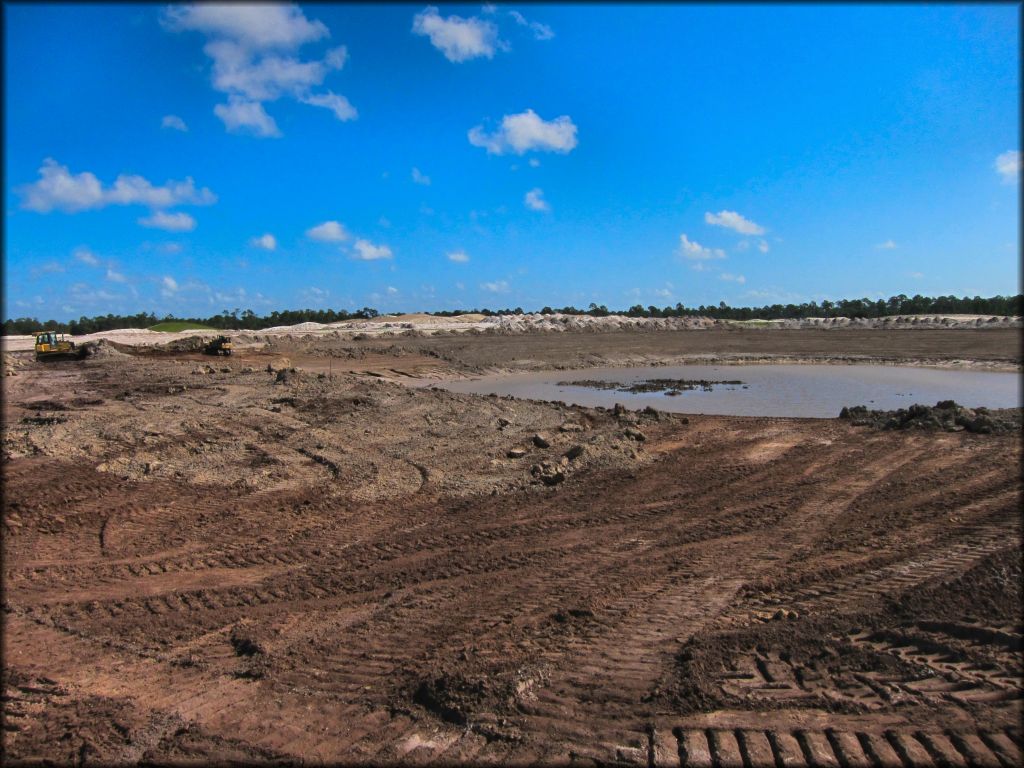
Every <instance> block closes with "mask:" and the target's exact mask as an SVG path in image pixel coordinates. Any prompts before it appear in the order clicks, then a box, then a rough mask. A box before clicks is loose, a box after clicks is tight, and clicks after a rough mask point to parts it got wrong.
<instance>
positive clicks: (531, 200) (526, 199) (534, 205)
mask: <svg viewBox="0 0 1024 768" xmlns="http://www.w3.org/2000/svg"><path fill="white" fill-rule="evenodd" d="M523 203H525V205H526V207H527V208H529V209H530V210H531V211H550V210H551V206H550V205H548V202H547V200H545V199H544V190H543V189H541V188H540V187H534V188H533V189H531V190H530V191H529V192H527V193H526V194H525V195H524V196H523Z"/></svg>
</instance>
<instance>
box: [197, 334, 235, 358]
mask: <svg viewBox="0 0 1024 768" xmlns="http://www.w3.org/2000/svg"><path fill="white" fill-rule="evenodd" d="M203 354H206V355H225V356H229V355H230V354H231V339H229V338H228V337H227V336H218V337H217V338H216V339H214V340H213V341H211V342H210V343H209V344H207V345H206V346H205V347H204V348H203Z"/></svg>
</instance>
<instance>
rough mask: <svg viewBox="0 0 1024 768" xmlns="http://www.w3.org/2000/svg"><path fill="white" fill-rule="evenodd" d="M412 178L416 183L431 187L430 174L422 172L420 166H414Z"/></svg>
mask: <svg viewBox="0 0 1024 768" xmlns="http://www.w3.org/2000/svg"><path fill="white" fill-rule="evenodd" d="M412 180H413V181H414V182H415V183H416V184H422V185H423V186H425V187H429V186H430V177H429V176H425V175H424V174H422V173H420V169H419V168H413V169H412Z"/></svg>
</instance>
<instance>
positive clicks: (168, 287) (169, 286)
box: [160, 275, 178, 293]
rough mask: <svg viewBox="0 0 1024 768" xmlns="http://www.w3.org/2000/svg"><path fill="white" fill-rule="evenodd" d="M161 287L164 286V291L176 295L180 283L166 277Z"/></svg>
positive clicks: (161, 282) (168, 276)
mask: <svg viewBox="0 0 1024 768" xmlns="http://www.w3.org/2000/svg"><path fill="white" fill-rule="evenodd" d="M160 285H162V286H163V288H162V290H163V291H166V292H169V293H174V292H176V291H177V290H178V281H177V280H175V279H174V278H173V277H171V276H170V275H165V276H164V277H163V279H162V280H161V281H160Z"/></svg>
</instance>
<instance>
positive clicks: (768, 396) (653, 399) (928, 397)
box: [434, 365, 1021, 418]
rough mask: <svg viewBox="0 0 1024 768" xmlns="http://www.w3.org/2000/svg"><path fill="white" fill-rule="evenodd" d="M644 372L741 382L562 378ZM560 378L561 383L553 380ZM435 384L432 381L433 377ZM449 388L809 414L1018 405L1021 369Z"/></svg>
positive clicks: (830, 369) (492, 379)
mask: <svg viewBox="0 0 1024 768" xmlns="http://www.w3.org/2000/svg"><path fill="white" fill-rule="evenodd" d="M645 379H706V380H712V381H714V380H719V381H721V380H730V381H731V380H740V381H742V382H743V386H733V385H729V386H714V387H712V389H711V391H705V390H703V389H701V388H697V389H693V390H688V391H683V392H681V393H679V394H678V395H675V396H669V395H666V394H665V393H663V392H653V393H652V392H645V393H636V394H633V393H629V392H619V391H617V390H614V389H594V388H590V387H584V386H575V385H567V382H573V381H584V380H591V381H593V380H599V381H605V382H619V383H621V384H622V386H624V387H625V386H629V385H631V384H635V383H637V382H639V381H643V380H645ZM560 382H561V383H560ZM434 383H435V385H438V384H437V383H436V382H434ZM439 386H442V387H444V388H445V389H449V390H451V391H453V392H467V393H476V394H492V393H493V394H497V395H513V396H515V397H520V398H533V399H537V400H561V401H563V402H566V403H572V404H575V405H585V406H598V405H603V406H605V407H611V406H612V405H614V404H615V403H622V404H623V405H624V406H626V407H627V408H644V407H646V406H648V405H650V406H653V407H655V408H657V409H658V410H662V411H673V412H676V413H705V414H721V415H729V416H809V417H818V418H829V417H834V416H837V415H838V414H839V410H840V409H841V408H842V407H843V406H844V405H866V406H868V407H869V408H874V409H883V410H891V409H895V408H906V407H908V406H909V405H912V404H913V403H924V404H926V405H935V403H937V402H938V401H939V400H955V401H956V402H958V403H960V404H961V405H966V406H968V407H972V408H974V407H978V406H985V407H988V408H1016V407H1019V406H1020V405H1021V375H1020V374H1019V373H1001V372H998V373H997V372H990V371H963V370H940V369H934V368H912V367H899V366H881V365H718V366H715V365H680V366H661V367H657V368H589V369H587V370H584V371H543V372H539V373H525V374H513V375H507V376H489V377H481V378H476V379H469V380H462V381H445V382H441V383H440V384H439Z"/></svg>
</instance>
